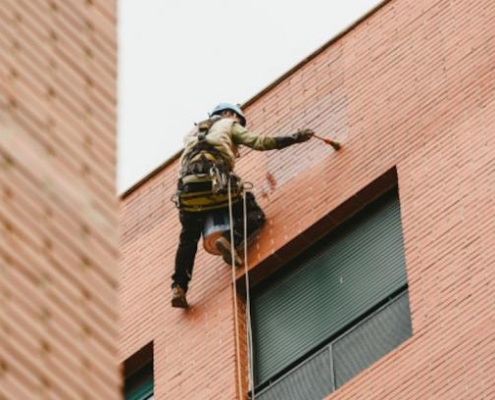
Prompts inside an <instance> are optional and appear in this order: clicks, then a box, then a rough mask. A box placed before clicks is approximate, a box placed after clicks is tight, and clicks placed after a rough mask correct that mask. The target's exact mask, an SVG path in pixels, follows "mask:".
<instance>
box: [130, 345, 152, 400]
mask: <svg viewBox="0 0 495 400" xmlns="http://www.w3.org/2000/svg"><path fill="white" fill-rule="evenodd" d="M124 377H125V382H124V399H125V400H152V399H154V396H153V388H154V383H153V343H149V344H148V345H146V346H145V347H143V348H142V349H141V350H139V351H138V352H137V353H136V354H134V355H133V356H131V357H130V358H129V359H127V360H126V362H125V363H124Z"/></svg>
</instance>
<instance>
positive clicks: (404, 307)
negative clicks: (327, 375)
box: [332, 293, 412, 388]
mask: <svg viewBox="0 0 495 400" xmlns="http://www.w3.org/2000/svg"><path fill="white" fill-rule="evenodd" d="M411 334H412V327H411V316H410V312H409V300H408V296H407V294H406V293H404V294H402V295H401V296H399V297H398V298H397V299H395V300H394V301H393V302H391V303H389V304H387V306H386V307H384V308H382V309H380V310H379V311H378V312H377V313H375V314H373V315H372V317H371V318H368V319H366V320H364V321H363V322H361V323H360V324H359V325H357V326H356V327H355V328H354V329H352V330H350V331H349V332H347V333H346V334H345V335H344V336H342V337H341V338H340V339H338V340H336V341H335V342H334V343H333V345H332V349H333V357H334V366H335V383H336V386H337V388H339V387H340V386H342V385H343V384H344V383H345V382H347V381H348V380H350V379H351V378H353V377H354V376H355V375H357V374H358V373H359V372H361V371H362V370H364V369H365V368H367V367H369V366H370V365H371V364H373V363H374V362H375V361H377V360H379V359H380V358H382V357H383V356H384V355H385V354H387V353H388V352H390V351H391V350H393V349H395V348H396V347H397V346H398V345H399V344H401V343H402V342H404V341H405V340H406V339H407V338H409V337H411Z"/></svg>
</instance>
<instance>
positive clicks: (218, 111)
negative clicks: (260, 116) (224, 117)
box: [210, 103, 247, 126]
mask: <svg viewBox="0 0 495 400" xmlns="http://www.w3.org/2000/svg"><path fill="white" fill-rule="evenodd" d="M225 110H230V111H233V112H235V113H236V114H237V115H238V116H239V118H240V120H241V125H242V126H246V122H247V121H246V116H245V115H244V113H243V112H242V110H241V108H240V107H239V106H238V105H236V104H232V103H220V104H218V105H217V106H216V107H215V108H214V109H213V110H212V111H211V113H210V117H213V116H214V115H219V114H221V113H222V112H223V111H225Z"/></svg>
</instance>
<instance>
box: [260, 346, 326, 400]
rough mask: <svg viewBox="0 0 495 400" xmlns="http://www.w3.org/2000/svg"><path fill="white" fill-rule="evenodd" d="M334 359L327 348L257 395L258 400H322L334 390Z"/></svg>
mask: <svg viewBox="0 0 495 400" xmlns="http://www.w3.org/2000/svg"><path fill="white" fill-rule="evenodd" d="M331 374H332V358H331V355H330V348H329V347H325V348H324V349H323V350H321V351H319V352H318V353H316V354H315V355H314V356H312V357H311V358H309V359H308V360H306V361H304V362H303V363H301V364H299V365H298V366H297V367H296V368H294V369H293V370H292V371H290V373H288V374H287V375H285V376H283V377H282V378H281V379H279V380H278V381H277V382H275V383H274V384H273V385H271V386H269V387H268V388H267V389H266V390H265V391H263V392H261V393H260V394H257V395H256V399H258V400H281V399H284V400H314V399H322V398H324V397H325V396H326V395H327V394H328V393H330V392H332V391H333V390H334V385H333V383H332V381H331V380H330V379H328V378H329V377H330V376H331Z"/></svg>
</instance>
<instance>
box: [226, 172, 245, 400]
mask: <svg viewBox="0 0 495 400" xmlns="http://www.w3.org/2000/svg"><path fill="white" fill-rule="evenodd" d="M230 188H231V179H230V177H229V182H228V187H227V190H228V197H229V224H230V257H231V259H232V284H233V296H234V325H235V347H236V356H237V378H238V382H237V385H238V388H237V394H238V396H239V400H242V370H241V350H240V347H241V346H240V343H239V319H238V316H237V287H236V284H235V259H234V254H235V247H234V217H233V210H232V192H231V190H230Z"/></svg>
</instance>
